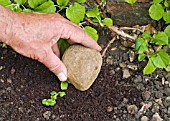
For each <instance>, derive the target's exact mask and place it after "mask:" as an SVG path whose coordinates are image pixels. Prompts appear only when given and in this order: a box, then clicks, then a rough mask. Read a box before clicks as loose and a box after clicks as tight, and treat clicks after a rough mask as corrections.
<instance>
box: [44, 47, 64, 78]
mask: <svg viewBox="0 0 170 121" xmlns="http://www.w3.org/2000/svg"><path fill="white" fill-rule="evenodd" d="M41 62H42V63H43V64H44V65H45V66H46V67H48V68H49V69H50V71H52V72H53V73H54V74H55V75H56V76H57V77H58V79H59V80H60V81H66V80H67V69H66V67H65V65H64V64H63V63H62V61H61V60H60V59H59V58H58V57H57V56H56V55H55V54H54V53H53V51H52V49H49V51H48V54H47V56H46V58H44V59H43V60H42V61H41Z"/></svg>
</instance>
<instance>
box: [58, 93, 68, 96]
mask: <svg viewBox="0 0 170 121" xmlns="http://www.w3.org/2000/svg"><path fill="white" fill-rule="evenodd" d="M58 94H59V96H60V97H64V96H65V95H66V93H65V92H58Z"/></svg>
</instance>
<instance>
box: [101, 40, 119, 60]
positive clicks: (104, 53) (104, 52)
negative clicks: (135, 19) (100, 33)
mask: <svg viewBox="0 0 170 121" xmlns="http://www.w3.org/2000/svg"><path fill="white" fill-rule="evenodd" d="M115 39H116V37H113V39H111V40H110V41H109V43H108V44H107V46H106V47H105V49H104V50H103V52H102V57H104V56H105V55H106V51H107V50H108V48H109V47H110V45H111V44H112V43H113V42H114V41H115Z"/></svg>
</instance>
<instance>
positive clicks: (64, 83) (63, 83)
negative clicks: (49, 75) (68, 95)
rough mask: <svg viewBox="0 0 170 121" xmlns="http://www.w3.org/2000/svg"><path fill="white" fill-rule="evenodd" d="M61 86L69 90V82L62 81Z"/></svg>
mask: <svg viewBox="0 0 170 121" xmlns="http://www.w3.org/2000/svg"><path fill="white" fill-rule="evenodd" d="M60 88H61V90H67V88H68V82H61V85H60Z"/></svg>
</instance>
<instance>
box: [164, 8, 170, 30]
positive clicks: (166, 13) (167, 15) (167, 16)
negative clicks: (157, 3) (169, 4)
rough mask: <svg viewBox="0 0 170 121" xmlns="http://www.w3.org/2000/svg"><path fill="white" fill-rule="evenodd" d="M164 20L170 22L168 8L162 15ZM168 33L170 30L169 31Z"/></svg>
mask: <svg viewBox="0 0 170 121" xmlns="http://www.w3.org/2000/svg"><path fill="white" fill-rule="evenodd" d="M163 19H164V21H166V24H169V23H170V10H167V11H166V12H165V14H164V16H163ZM169 33H170V32H169Z"/></svg>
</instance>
